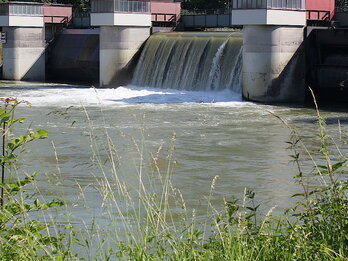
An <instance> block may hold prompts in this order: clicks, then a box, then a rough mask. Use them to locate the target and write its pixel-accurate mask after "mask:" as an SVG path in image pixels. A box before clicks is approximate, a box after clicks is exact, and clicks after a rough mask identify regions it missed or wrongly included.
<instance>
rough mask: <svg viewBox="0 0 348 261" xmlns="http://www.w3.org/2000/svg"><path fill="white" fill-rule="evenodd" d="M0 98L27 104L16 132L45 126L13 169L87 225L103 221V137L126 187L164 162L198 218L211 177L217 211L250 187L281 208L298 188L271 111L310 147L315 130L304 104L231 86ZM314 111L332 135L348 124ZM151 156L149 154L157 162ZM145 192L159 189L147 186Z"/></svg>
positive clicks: (106, 161) (62, 88) (10, 85)
mask: <svg viewBox="0 0 348 261" xmlns="http://www.w3.org/2000/svg"><path fill="white" fill-rule="evenodd" d="M0 96H1V97H16V98H18V99H20V100H26V101H29V102H30V103H31V104H32V105H31V107H30V108H29V107H27V106H24V105H21V106H20V107H19V108H18V110H17V115H18V116H20V117H22V116H23V117H25V118H27V121H26V123H25V124H24V125H22V126H21V127H20V129H21V130H25V129H26V128H32V129H41V128H42V129H46V130H47V131H48V132H49V138H48V139H45V140H40V141H36V142H35V143H32V144H30V145H29V146H28V148H27V150H26V151H25V152H24V155H23V166H22V170H24V171H27V172H32V171H34V170H39V171H40V172H41V175H40V176H39V178H38V180H39V181H38V183H37V186H38V188H39V190H40V193H41V195H42V196H43V197H52V198H54V197H58V196H59V197H63V198H65V199H66V200H67V201H68V203H69V206H70V207H69V211H70V213H71V214H72V216H74V217H78V218H79V219H80V218H81V219H82V220H84V222H87V223H88V222H91V220H92V219H93V218H96V219H97V220H99V221H100V222H101V223H103V222H107V221H106V220H107V217H106V216H103V211H102V208H103V199H102V197H101V196H100V194H99V193H98V186H100V180H101V179H102V178H103V177H105V176H106V177H108V175H110V176H111V175H112V171H111V167H110V166H111V165H110V158H108V154H109V152H110V150H109V146H107V143H108V141H112V143H113V146H112V147H113V148H112V155H113V157H114V159H115V162H116V163H115V164H116V167H115V169H116V170H117V172H118V173H119V176H120V179H122V182H124V183H125V184H127V186H129V187H130V190H132V189H133V190H136V189H137V188H138V180H139V175H140V172H139V170H140V169H141V175H143V176H146V175H149V176H148V177H150V178H148V179H147V182H151V179H152V177H153V176H151V175H153V173H157V172H159V175H165V174H166V173H167V167H168V162H169V161H171V162H172V165H171V166H172V170H171V175H172V176H171V180H172V184H173V186H174V187H176V188H178V189H180V191H181V193H182V195H183V198H184V199H185V201H186V206H187V208H188V209H189V210H192V209H196V211H197V213H198V214H197V215H204V213H205V210H206V206H207V200H206V198H207V197H208V194H209V191H210V188H211V183H212V181H213V179H214V177H216V176H218V178H217V180H216V185H215V190H214V191H213V193H212V195H211V198H210V199H211V200H210V202H211V203H212V206H213V207H216V208H217V209H219V208H222V207H223V200H224V199H226V200H229V199H231V198H232V197H237V198H242V197H243V191H244V189H245V188H249V189H252V190H254V191H255V192H256V194H257V197H256V198H257V202H258V203H260V204H262V206H263V209H264V211H267V209H269V208H271V207H273V206H278V207H277V210H276V211H279V212H281V211H282V210H283V209H284V208H285V207H287V206H289V205H290V204H291V199H290V197H291V195H292V194H294V193H295V192H297V191H298V186H297V185H295V184H294V180H293V178H292V177H293V176H294V175H295V174H296V168H295V166H294V165H293V164H292V163H290V162H289V161H290V160H291V159H290V157H289V156H288V155H289V154H291V152H290V151H289V150H287V147H288V144H287V143H286V142H287V141H289V133H290V131H289V130H288V129H287V128H285V127H284V125H283V124H282V123H281V122H280V121H279V120H278V119H277V118H275V117H274V116H273V115H272V114H271V113H270V112H273V113H275V114H276V115H278V116H280V117H282V118H283V119H284V120H286V121H287V122H289V123H290V124H291V125H293V126H296V127H297V128H298V130H299V133H300V134H301V136H303V137H304V140H305V141H306V143H307V144H308V145H309V147H311V144H314V143H315V137H314V136H313V134H314V133H315V131H316V129H317V127H316V125H314V120H315V115H316V112H315V111H314V110H313V109H311V108H302V107H294V106H270V105H260V104H255V103H249V102H243V101H241V98H240V95H239V94H235V93H233V92H232V91H221V92H190V91H178V90H166V89H152V88H145V87H141V88H140V87H134V86H127V87H120V88H118V89H93V88H84V87H78V86H69V85H57V84H33V83H31V84H29V83H21V82H18V83H14V82H1V88H0ZM323 115H324V116H326V117H328V119H329V121H328V123H329V125H328V128H329V129H330V130H332V131H333V133H334V135H338V127H337V121H338V120H339V119H340V120H342V126H343V130H346V129H347V126H346V123H347V114H346V113H345V112H344V111H343V112H339V111H335V112H331V111H323ZM107 135H109V138H108V136H107ZM173 137H175V141H173V140H174V138H173ZM109 139H110V140H109ZM172 141H173V144H174V145H173V144H172ZM172 154H173V155H172ZM168 155H172V156H171V157H170V159H169V158H168ZM152 157H155V158H157V159H158V160H157V166H158V168H157V167H154V166H153V162H152V160H151V158H152ZM97 158H98V159H100V162H99V163H100V166H98V164H96V162H97V161H96V159H97ZM157 174H158V173H157ZM154 179H155V178H154ZM56 184H58V186H56ZM147 184H148V183H147ZM149 187H150V186H149ZM151 189H154V190H157V189H158V188H157V187H156V185H151ZM178 211H179V210H178ZM57 215H59V213H58V214H57Z"/></svg>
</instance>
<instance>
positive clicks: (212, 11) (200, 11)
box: [181, 9, 231, 15]
mask: <svg viewBox="0 0 348 261" xmlns="http://www.w3.org/2000/svg"><path fill="white" fill-rule="evenodd" d="M230 13H231V9H190V10H188V9H182V10H181V14H182V15H222V14H230Z"/></svg>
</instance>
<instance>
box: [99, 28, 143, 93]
mask: <svg viewBox="0 0 348 261" xmlns="http://www.w3.org/2000/svg"><path fill="white" fill-rule="evenodd" d="M149 36H150V27H125V26H101V27H100V52H99V55H100V70H99V73H100V86H108V85H110V84H112V85H119V84H122V82H123V78H124V77H127V76H125V75H122V74H121V73H120V71H121V70H122V69H123V68H124V67H125V66H126V65H127V64H128V63H129V61H130V60H131V59H132V58H133V56H134V55H135V54H136V52H137V51H138V50H139V48H140V47H141V45H142V44H143V43H144V42H145V41H146V39H147V38H148V37H149Z"/></svg>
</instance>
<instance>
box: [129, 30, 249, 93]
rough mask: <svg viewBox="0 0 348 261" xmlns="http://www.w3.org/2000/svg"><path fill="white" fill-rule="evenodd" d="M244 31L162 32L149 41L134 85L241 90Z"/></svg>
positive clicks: (139, 64) (136, 72)
mask: <svg viewBox="0 0 348 261" xmlns="http://www.w3.org/2000/svg"><path fill="white" fill-rule="evenodd" d="M242 42H243V39H242V35H241V34H238V33H160V34H155V35H153V36H151V37H150V38H149V40H148V41H147V43H146V45H145V48H144V50H143V51H142V55H141V57H140V61H139V62H138V65H137V68H136V71H135V74H134V79H133V85H136V86H150V87H157V88H170V89H176V90H195V91H215V90H225V89H227V90H232V91H234V92H236V93H240V76H241V56H242V55H241V48H242Z"/></svg>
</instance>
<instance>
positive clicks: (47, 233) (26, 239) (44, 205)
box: [0, 98, 76, 261]
mask: <svg viewBox="0 0 348 261" xmlns="http://www.w3.org/2000/svg"><path fill="white" fill-rule="evenodd" d="M1 102H2V106H1V109H0V125H1V128H2V139H1V140H2V144H1V145H2V146H1V147H2V155H1V156H0V164H1V170H2V173H1V182H0V191H1V197H0V203H1V207H0V260H3V261H6V260H66V259H69V260H72V259H73V258H75V257H76V256H75V255H73V254H72V252H70V249H69V247H68V246H69V244H68V242H67V241H66V239H67V238H68V237H67V234H65V233H63V232H61V231H60V230H57V227H55V228H56V230H54V229H52V228H53V227H52V226H51V225H50V224H49V223H47V222H40V221H39V220H36V219H33V218H31V214H33V213H36V212H42V211H46V210H48V209H50V208H54V207H59V206H62V205H63V204H64V202H63V201H62V200H59V199H54V200H51V201H47V202H40V200H39V198H36V197H35V194H34V193H32V192H30V190H29V189H26V188H27V187H28V186H29V185H30V184H32V183H33V182H34V180H35V178H36V176H37V175H38V172H34V173H32V174H27V173H23V174H22V175H21V174H20V172H19V168H18V165H17V160H18V154H17V153H16V152H17V151H19V152H21V150H23V149H24V147H25V146H26V144H27V143H29V142H33V141H35V140H38V139H44V138H46V137H47V135H48V133H47V131H45V130H42V129H41V130H38V131H31V130H28V131H27V132H26V133H24V134H23V135H20V136H14V135H13V128H14V127H15V125H16V124H20V123H23V122H24V120H25V119H24V118H15V109H16V107H17V106H18V105H19V104H20V103H23V102H21V101H18V100H16V99H14V98H5V99H1Z"/></svg>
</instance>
